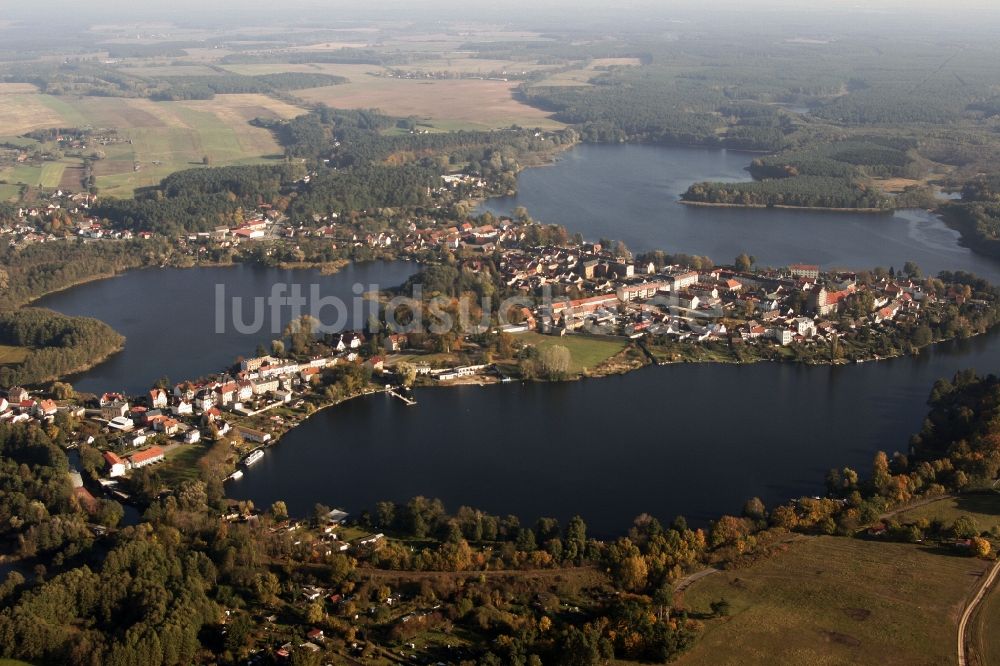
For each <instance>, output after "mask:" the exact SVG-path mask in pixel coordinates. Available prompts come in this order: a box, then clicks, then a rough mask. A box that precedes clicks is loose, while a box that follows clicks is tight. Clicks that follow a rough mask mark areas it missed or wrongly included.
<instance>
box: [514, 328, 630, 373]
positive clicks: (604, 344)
mask: <svg viewBox="0 0 1000 666" xmlns="http://www.w3.org/2000/svg"><path fill="white" fill-rule="evenodd" d="M515 338H516V339H517V340H518V341H519V342H523V343H524V344H528V345H533V346H535V347H538V349H544V348H546V347H551V346H553V345H561V346H563V347H566V349H568V350H569V353H570V356H572V359H573V362H572V364H571V366H570V372H572V373H574V374H576V373H580V372H583V371H584V370H592V369H593V368H595V367H597V366H599V365H600V364H601V363H603V362H604V361H606V360H608V359H609V358H611V357H612V356H614V355H615V354H617V353H618V352H620V351H621V350H622V349H624V348H625V343H624V342H623V341H621V340H610V339H607V338H591V337H586V336H583V335H566V336H564V337H558V336H554V335H542V334H540V333H519V334H517V335H516V336H515Z"/></svg>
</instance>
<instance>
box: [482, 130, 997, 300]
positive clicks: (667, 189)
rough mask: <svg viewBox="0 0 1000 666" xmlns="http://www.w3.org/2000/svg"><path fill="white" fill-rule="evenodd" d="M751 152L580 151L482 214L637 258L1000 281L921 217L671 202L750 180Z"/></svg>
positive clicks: (523, 181) (931, 219)
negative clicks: (952, 274) (620, 247)
mask: <svg viewBox="0 0 1000 666" xmlns="http://www.w3.org/2000/svg"><path fill="white" fill-rule="evenodd" d="M752 158H753V156H752V155H749V154H747V153H741V152H734V151H724V150H710V149H700V148H664V147H659V146H635V145H614V146H609V145H588V144H584V145H581V146H578V147H576V148H574V149H573V150H571V151H569V152H568V153H565V154H564V155H562V156H561V157H560V159H559V161H558V162H556V163H555V164H554V165H551V166H548V167H543V168H538V169H528V170H526V171H524V172H522V173H521V175H520V176H519V178H518V194H517V196H514V197H503V198H498V199H492V200H490V201H488V202H486V204H484V206H482V207H481V209H482V210H490V211H492V212H493V213H500V214H510V213H511V212H512V211H513V210H514V208H516V207H517V206H524V207H525V208H527V209H528V212H529V213H530V214H531V215H532V217H534V218H535V219H537V220H541V221H543V222H548V223H553V224H561V225H564V226H565V227H566V228H567V229H569V231H570V232H571V233H575V232H580V233H582V234H583V235H584V237H585V238H588V239H595V240H596V239H599V238H608V237H610V238H615V239H619V240H622V241H624V242H625V244H626V245H628V247H629V248H630V249H632V250H633V251H640V252H641V251H647V250H654V249H663V250H666V251H668V252H685V253H687V254H699V255H706V256H709V257H711V258H712V259H714V260H715V261H716V262H719V263H730V262H732V260H733V258H735V257H736V256H737V255H738V254H740V253H741V252H747V253H749V254H752V255H754V256H755V257H756V258H757V260H758V262H759V263H761V264H763V265H771V266H785V265H788V264H790V263H796V262H804V263H813V264H819V265H821V266H824V267H826V268H854V269H864V268H873V267H875V266H883V267H885V268H888V267H890V266H894V267H896V268H902V266H903V264H904V263H905V262H906V261H916V262H917V263H918V264H919V265H920V266H921V267H922V268H923V270H924V272H925V273H930V272H933V273H937V272H938V271H942V270H954V269H956V268H961V269H964V270H969V271H972V272H974V273H977V274H979V275H981V276H983V277H988V278H990V279H992V280H994V281H996V282H1000V264H998V263H997V262H995V261H993V260H991V259H988V258H985V257H981V256H979V255H975V254H973V253H972V251H971V250H969V249H968V248H965V247H962V246H960V245H959V243H958V241H959V234H958V232H956V231H953V230H951V229H949V228H948V227H947V226H946V225H945V224H944V223H943V222H942V221H941V220H940V219H939V218H937V217H936V216H934V215H931V214H929V213H927V212H926V211H919V210H907V211H900V212H897V213H896V214H895V215H869V214H862V213H834V212H818V211H797V210H765V209H741V208H706V207H694V206H684V205H682V204H679V203H677V202H678V201H679V200H680V195H681V194H683V193H684V191H685V190H687V188H688V187H689V186H690V185H691V184H692V183H694V182H697V181H702V180H715V181H729V182H736V181H742V180H748V179H749V178H750V175H749V174H748V173H747V172H746V171H745V167H746V166H747V165H749V164H750V161H751V159H752Z"/></svg>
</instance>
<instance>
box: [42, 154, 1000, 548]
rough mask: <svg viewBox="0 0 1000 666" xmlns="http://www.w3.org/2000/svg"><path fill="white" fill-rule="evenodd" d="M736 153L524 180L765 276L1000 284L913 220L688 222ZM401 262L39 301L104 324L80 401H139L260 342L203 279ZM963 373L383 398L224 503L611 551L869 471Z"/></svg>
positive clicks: (159, 274)
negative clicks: (789, 267) (690, 201)
mask: <svg viewBox="0 0 1000 666" xmlns="http://www.w3.org/2000/svg"><path fill="white" fill-rule="evenodd" d="M748 162H749V158H748V157H747V156H746V155H745V154H739V153H733V152H728V153H727V152H724V151H706V150H694V149H690V150H689V149H663V148H651V147H642V146H613V147H612V146H581V147H580V148H577V149H575V150H574V151H572V152H570V153H569V154H567V155H566V156H565V157H564V158H563V159H562V161H560V162H559V163H558V164H556V165H555V166H552V167H547V168H541V169H533V170H529V171H526V172H525V173H523V174H522V175H521V179H520V194H519V195H518V196H517V197H515V198H512V199H507V200H500V201H494V202H490V203H489V207H491V208H492V209H493V210H498V211H500V210H503V211H509V210H511V209H512V208H513V207H514V206H517V205H525V206H527V207H528V208H529V210H530V211H531V213H532V214H533V215H534V216H535V217H536V218H538V219H541V220H544V221H547V222H558V223H561V224H565V225H566V226H567V227H568V228H569V229H570V230H571V231H580V232H582V233H583V234H584V235H585V236H587V237H590V238H600V237H602V236H613V237H618V238H622V239H623V240H625V241H626V242H627V243H628V244H629V245H630V247H632V248H633V249H637V250H642V249H648V248H653V247H663V248H664V249H667V250H671V251H683V252H688V253H693V254H707V255H709V256H712V257H714V258H716V259H717V260H719V261H730V260H731V259H732V257H735V256H736V255H737V254H738V253H739V252H742V251H744V250H745V251H748V252H751V253H753V254H755V255H756V256H757V257H758V259H759V260H760V261H761V262H763V263H769V264H774V265H779V264H787V263H789V262H793V261H807V262H815V263H820V264H823V265H824V266H828V267H829V266H850V267H859V268H863V267H871V266H874V265H883V266H890V265H894V266H896V267H901V266H902V264H903V262H904V261H907V260H914V261H917V262H918V263H920V264H921V265H922V266H923V268H924V270H925V271H928V272H929V271H937V270H942V269H955V268H961V269H965V270H972V271H975V272H977V273H979V274H981V275H983V276H987V277H990V278H991V279H993V280H996V281H998V282H1000V270H998V267H1000V264H994V263H993V262H991V261H989V260H987V259H983V258H979V257H977V256H975V255H972V254H971V253H970V252H969V251H968V250H966V249H965V248H962V247H960V246H959V245H958V242H957V239H958V236H957V234H955V233H954V232H952V231H951V230H949V229H948V228H947V227H945V226H944V225H943V224H942V223H941V222H940V221H939V220H937V219H936V218H933V217H931V216H929V215H926V214H923V213H900V214H897V215H894V216H869V215H852V214H832V213H810V212H798V211H795V212H786V211H758V210H750V211H747V210H733V209H712V208H705V209H701V208H687V207H684V206H681V205H678V204H677V203H676V200H677V196H678V195H679V194H680V193H681V192H683V191H684V189H686V188H687V186H688V185H689V184H690V183H691V182H693V181H695V180H702V179H730V180H739V179H744V178H745V177H746V174H745V172H744V171H743V170H742V169H743V167H744V166H745V165H746V164H747V163H748ZM415 268H416V267H415V266H414V265H413V264H405V263H397V264H367V265H361V266H354V267H352V268H350V269H348V270H346V271H344V272H342V273H340V274H338V275H335V276H332V277H324V276H320V275H319V274H318V273H314V272H302V271H296V272H294V273H289V272H282V271H277V270H261V269H254V268H250V267H237V268H226V269H193V270H163V271H141V272H137V273H132V274H129V275H126V276H120V277H117V278H114V279H111V280H106V281H102V282H97V283H92V284H88V285H83V286H81V287H77V288H74V289H72V290H69V291H67V292H64V293H61V294H56V295H53V296H50V297H48V298H46V299H43V300H42V301H41V302H40V303H39V304H40V305H44V306H46V307H52V308H54V309H57V310H60V311H63V312H68V313H71V314H86V315H90V316H96V317H99V318H101V319H103V320H104V321H107V322H108V323H110V324H111V325H112V326H114V327H115V328H116V329H117V330H119V331H121V332H122V333H123V334H125V335H126V336H128V343H127V346H126V349H125V351H124V352H123V353H122V354H120V355H118V356H116V357H114V358H113V359H111V360H109V361H108V362H107V363H105V364H103V365H101V366H99V367H97V368H95V369H94V370H92V371H91V372H88V373H86V374H85V375H83V376H82V377H80V378H77V380H76V381H75V385H76V386H77V387H78V388H80V389H83V390H89V391H103V390H108V389H122V388H124V389H126V390H129V391H140V390H145V389H146V388H147V387H148V385H149V383H150V382H151V381H153V380H154V379H156V378H157V377H159V376H161V375H164V374H168V375H170V376H171V377H173V378H175V379H181V378H189V377H196V376H199V375H201V374H204V373H207V372H210V371H214V370H217V369H219V368H221V367H222V366H224V365H226V364H228V363H230V362H232V360H233V359H234V358H235V357H236V356H238V355H241V354H248V353H251V352H252V351H253V349H254V347H255V346H256V345H257V343H258V342H263V343H267V342H268V341H269V340H270V339H271V338H272V337H274V336H273V335H271V334H270V332H266V333H265V334H262V335H260V336H256V337H254V336H249V337H248V336H242V335H238V334H234V333H230V334H226V335H218V334H216V333H214V293H213V291H214V285H215V283H216V282H220V281H221V282H223V283H225V284H226V285H227V288H229V289H230V293H231V294H238V295H244V296H259V295H264V294H267V293H268V292H269V290H270V285H271V284H273V283H275V282H279V281H284V282H290V281H293V280H295V281H298V282H300V283H309V282H312V281H319V282H322V283H323V284H324V293H339V294H341V295H343V296H349V295H351V286H352V285H353V284H354V283H356V282H361V283H365V284H369V283H371V284H379V285H382V286H394V285H397V284H399V283H401V282H403V281H404V280H405V278H406V277H407V276H408V275H410V273H411V272H412V271H414V270H415ZM967 367H974V368H977V369H979V370H980V371H981V372H1000V337H998V334H997V333H994V334H991V335H988V336H984V337H981V338H977V339H975V340H970V341H964V342H956V343H950V344H945V345H941V346H939V347H937V348H936V349H934V350H932V351H930V352H928V353H925V354H924V355H923V356H921V357H919V358H905V359H896V360H893V361H886V362H881V363H866V364H861V365H851V366H845V367H839V368H826V367H820V368H807V367H801V366H793V365H778V364H759V365H753V366H728V365H681V366H666V367H660V368H647V369H645V370H641V371H639V372H635V373H631V374H629V375H625V376H621V377H611V378H605V379H599V380H587V381H581V382H575V383H567V384H525V385H521V384H506V385H500V386H490V387H485V388H479V387H462V388H449V389H421V390H418V391H417V392H416V397H417V399H418V401H419V404H418V405H417V406H415V407H406V406H404V405H403V403H402V402H400V401H398V400H395V399H393V398H389V397H386V396H382V395H379V396H373V397H369V398H365V399H360V400H354V401H350V402H348V403H345V404H343V405H340V406H338V407H335V408H332V409H329V410H325V411H323V412H321V413H319V414H317V415H315V416H314V417H312V418H311V419H309V420H308V421H306V422H305V423H304V424H302V425H301V426H300V427H298V428H297V429H295V430H293V431H292V432H290V433H288V434H287V435H286V436H285V437H284V438H283V439H282V441H281V442H280V444H279V445H278V446H277V447H275V448H273V449H271V450H269V451H268V452H267V454H266V455H265V456H264V459H263V460H261V461H260V462H259V463H257V464H256V465H254V466H253V468H252V469H251V470H250V471H249V472H248V473H247V475H246V476H245V477H244V478H243V479H242V480H240V481H238V482H235V483H233V484H232V485H230V486H229V492H230V494H231V495H232V496H234V497H238V498H248V499H252V500H254V502H255V503H256V504H257V505H258V506H267V505H268V504H270V502H272V501H274V500H276V499H283V500H285V501H286V502H287V503H288V506H289V508H290V509H291V510H292V511H293V512H295V513H297V514H306V513H308V512H310V511H311V509H312V507H313V505H314V504H315V503H317V502H322V503H324V504H328V505H334V506H340V507H343V508H345V509H347V510H348V511H351V512H353V513H357V512H359V511H361V510H362V509H365V508H371V507H372V506H373V505H374V503H375V502H376V501H378V500H382V499H394V500H405V499H407V498H409V497H412V496H414V495H418V494H422V495H426V496H432V497H440V498H441V499H443V500H444V501H445V503H446V504H447V506H448V507H449V508H450V509H452V510H454V509H457V508H458V507H459V506H460V505H463V504H465V505H471V506H476V507H479V508H482V509H485V510H487V511H490V512H492V513H497V514H508V513H513V514H517V515H519V516H521V517H522V518H523V519H524V520H527V521H532V520H534V519H535V518H537V517H538V516H542V515H548V516H554V517H557V518H560V519H563V520H565V519H567V518H568V517H570V516H572V515H573V514H576V513H579V514H581V515H582V516H583V517H584V518H585V519H586V520H587V522H588V524H590V525H591V527H592V529H593V530H594V531H595V532H596V533H598V534H603V535H609V534H617V533H621V532H623V531H624V530H625V529H627V526H628V524H629V523H630V521H631V520H632V518H633V517H634V516H635V515H637V514H639V513H641V512H649V513H652V514H655V515H657V516H659V517H661V518H663V519H666V520H669V519H670V518H672V517H673V516H674V515H676V514H684V515H687V516H688V517H689V518H692V519H694V520H697V521H704V520H707V519H709V518H712V517H714V516H717V515H719V514H720V513H724V512H735V511H739V510H740V507H741V506H742V503H743V501H744V500H746V499H747V498H748V497H751V496H754V495H758V496H760V497H762V498H763V499H764V500H765V501H766V502H768V503H769V504H773V503H775V502H781V501H784V500H786V499H788V498H789V497H794V496H798V495H801V494H804V493H807V494H813V493H818V492H821V491H822V483H823V478H824V474H825V472H826V470H827V469H829V468H830V467H833V466H843V465H849V466H853V467H856V468H859V469H861V470H867V469H868V468H869V467H870V463H871V459H872V455H873V454H874V452H875V451H877V450H879V449H884V450H887V451H890V452H891V451H896V450H905V449H906V446H907V441H908V438H909V435H910V434H912V433H913V432H915V431H916V430H917V429H919V427H920V424H921V421H922V418H923V415H924V413H925V411H926V405H925V400H926V397H927V395H928V393H929V392H930V388H931V385H932V383H933V382H934V380H936V379H937V378H939V377H942V376H951V375H952V374H953V373H954V372H955V371H957V370H959V369H962V368H967Z"/></svg>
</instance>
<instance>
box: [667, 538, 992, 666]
mask: <svg viewBox="0 0 1000 666" xmlns="http://www.w3.org/2000/svg"><path fill="white" fill-rule="evenodd" d="M987 566H988V564H987V563H986V562H984V561H982V560H976V559H972V558H968V557H963V556H953V555H950V554H944V553H943V552H938V551H936V550H931V549H928V548H926V547H924V546H921V545H911V544H899V543H881V542H880V543H873V542H870V541H862V540H858V539H848V538H842V537H815V538H810V539H806V540H801V541H796V542H793V543H792V544H790V545H789V546H788V549H787V551H786V552H784V553H781V554H777V555H775V556H773V557H770V558H768V559H766V560H764V561H762V562H759V563H757V564H755V565H753V566H752V567H750V568H749V569H745V570H737V571H725V572H722V573H720V574H716V575H714V576H708V577H706V578H703V579H701V580H699V581H698V582H696V583H695V584H694V585H693V586H692V587H691V588H690V589H689V590H688V591H686V592H685V593H684V599H683V602H684V605H685V607H686V608H687V609H689V611H692V612H706V611H708V608H709V604H710V603H711V602H712V601H715V600H718V599H723V598H724V599H726V600H727V601H728V602H729V603H730V608H731V611H730V616H729V617H723V618H716V619H710V620H707V621H706V627H705V631H704V635H703V636H702V638H701V639H700V640H699V641H698V643H697V644H696V645H695V646H694V649H693V650H692V651H691V652H690V653H688V654H687V655H685V656H683V657H682V658H681V659H679V660H678V662H677V663H679V664H682V665H683V666H693V665H695V664H713V665H719V666H721V665H725V664H773V663H799V664H804V663H810V664H816V665H824V666H825V665H832V664H918V663H919V664H932V663H933V664H938V663H951V662H953V661H954V649H955V648H954V646H955V641H956V635H957V623H958V616H959V614H960V612H961V609H962V607H963V606H964V604H965V601H966V599H967V597H968V596H969V595H970V593H971V592H972V590H973V589H974V588H975V586H976V585H977V583H978V582H979V580H980V576H981V575H982V573H983V572H984V571H985V569H986V568H987Z"/></svg>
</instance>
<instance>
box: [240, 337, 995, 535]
mask: <svg viewBox="0 0 1000 666" xmlns="http://www.w3.org/2000/svg"><path fill="white" fill-rule="evenodd" d="M998 342H1000V338H998V335H997V334H996V333H994V334H991V335H988V336H984V337H981V338H977V339H974V340H970V341H963V342H956V343H949V344H945V345H941V346H939V347H938V348H936V349H935V350H933V351H931V352H929V353H925V354H924V355H923V356H921V357H919V358H904V359H896V360H892V361H883V362H880V363H865V364H856V365H850V366H844V367H837V368H828V367H813V368H809V367H803V366H794V365H781V364H772V363H762V364H757V365H752V366H728V365H678V366H664V367H659V368H655V367H650V368H646V369H644V370H640V371H638V372H634V373H630V374H628V375H624V376H619V377H608V378H602V379H594V380H584V381H580V382H570V383H565V384H524V385H521V384H513V385H512V384H507V385H494V386H490V387H483V388H480V387H474V386H472V387H460V388H441V389H435V388H428V389H420V390H417V391H416V398H417V400H418V402H419V404H418V405H417V406H415V407H407V406H405V405H404V404H403V403H402V402H401V401H399V400H396V399H394V398H390V397H388V396H382V395H379V396H374V397H370V398H365V399H360V400H354V401H350V402H348V403H345V404H343V405H339V406H337V407H334V408H331V409H329V410H326V411H323V412H320V413H319V414H317V415H315V416H313V417H312V418H311V419H309V420H308V421H306V422H305V423H304V424H302V425H301V426H300V427H298V428H297V429H295V430H293V431H292V432H290V433H289V434H287V435H286V436H285V437H284V438H283V439H282V440H281V442H280V443H279V444H278V446H277V447H275V448H274V449H272V450H269V451H268V452H267V454H266V455H265V456H264V458H263V459H262V460H261V461H260V462H258V463H257V464H256V465H254V467H253V468H252V469H251V470H250V471H249V472H248V473H247V474H246V475H245V476H244V477H243V479H241V480H240V481H237V482H234V483H233V484H232V485H230V486H229V488H230V493H231V494H232V495H233V496H235V497H239V498H245V499H252V500H253V501H254V503H255V504H256V505H257V506H265V507H266V506H268V505H269V504H270V503H271V502H273V501H274V500H276V499H283V500H285V501H286V502H287V503H288V507H289V509H290V510H292V511H293V512H296V513H299V514H302V515H306V514H308V513H309V512H311V510H312V507H313V505H314V504H315V503H316V502H322V503H325V504H331V505H338V506H343V507H344V508H346V509H347V510H350V511H354V512H356V511H358V510H360V509H363V508H371V507H372V506H373V505H374V503H375V502H376V501H379V500H382V499H393V500H405V499H407V498H409V497H412V496H414V495H425V496H431V497H440V498H441V499H442V500H444V501H445V503H446V505H447V506H448V507H449V508H450V509H452V510H454V509H456V508H458V506H460V505H463V504H465V505H469V506H475V507H478V508H482V509H484V510H488V511H490V512H492V513H497V514H504V515H505V514H508V513H513V514H516V515H519V516H521V517H522V518H523V519H526V520H534V519H535V518H537V517H538V516H541V515H547V516H554V517H557V518H560V519H562V520H565V519H567V518H569V517H570V516H572V515H574V514H575V513H579V514H580V515H582V516H584V518H585V519H586V521H587V523H588V524H589V525H591V526H592V527H593V528H594V529H595V530H597V531H598V532H600V533H602V534H605V535H607V534H616V533H620V532H622V531H624V530H625V529H627V527H628V525H629V523H630V521H631V519H632V518H633V517H634V516H636V515H637V514H639V513H641V512H644V511H645V512H649V513H652V514H654V515H656V516H658V517H660V518H663V519H671V518H672V517H673V516H674V515H676V514H685V515H687V516H688V517H689V518H692V519H695V520H698V521H704V520H707V519H709V518H711V517H714V516H718V515H719V514H721V513H724V512H734V511H739V510H740V508H741V507H742V503H743V501H744V500H746V499H747V498H749V497H752V496H754V495H758V496H760V497H761V498H763V499H764V500H765V501H766V502H767V503H769V504H773V503H775V502H781V501H784V500H787V499H788V498H790V497H796V496H800V495H802V494H815V493H819V492H821V491H822V487H823V479H824V477H825V473H826V471H827V470H828V469H830V468H831V467H834V466H843V465H849V466H852V467H855V468H858V469H860V470H866V471H867V470H868V469H869V468H870V465H871V460H872V455H873V453H874V452H875V451H877V450H880V449H884V450H887V451H889V452H892V451H905V450H906V448H907V442H908V439H909V436H910V435H911V434H912V433H914V432H916V431H917V430H918V429H919V428H920V424H921V422H922V419H923V415H924V413H925V412H926V404H925V401H926V399H927V395H928V394H929V393H930V388H931V385H932V384H933V382H934V381H935V380H936V379H938V378H939V377H942V376H951V375H952V374H953V373H954V372H955V371H956V370H957V369H959V368H966V367H975V368H979V369H980V370H981V371H993V372H996V371H998V370H1000V345H998Z"/></svg>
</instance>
